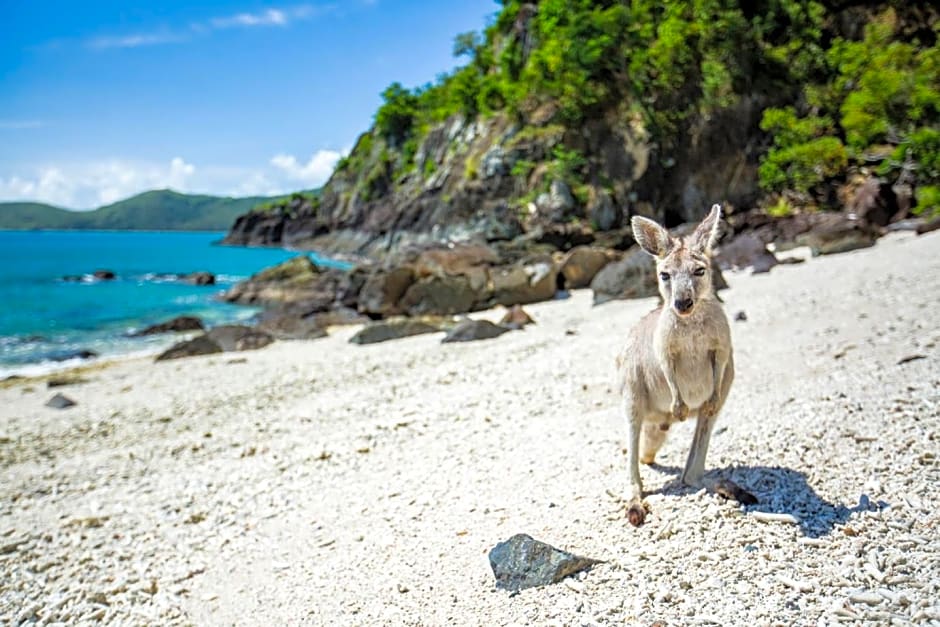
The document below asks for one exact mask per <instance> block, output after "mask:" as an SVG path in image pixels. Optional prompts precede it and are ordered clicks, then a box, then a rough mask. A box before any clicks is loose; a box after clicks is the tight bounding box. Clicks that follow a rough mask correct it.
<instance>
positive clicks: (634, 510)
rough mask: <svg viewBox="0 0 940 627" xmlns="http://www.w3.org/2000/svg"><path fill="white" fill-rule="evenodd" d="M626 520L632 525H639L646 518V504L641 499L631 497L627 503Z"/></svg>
mask: <svg viewBox="0 0 940 627" xmlns="http://www.w3.org/2000/svg"><path fill="white" fill-rule="evenodd" d="M627 520H629V521H630V524H631V525H633V526H634V527H639V526H640V525H642V524H643V521H645V520H646V506H645V505H644V504H643V502H642V501H640V500H638V499H633V500H632V501H630V502H628V503H627Z"/></svg>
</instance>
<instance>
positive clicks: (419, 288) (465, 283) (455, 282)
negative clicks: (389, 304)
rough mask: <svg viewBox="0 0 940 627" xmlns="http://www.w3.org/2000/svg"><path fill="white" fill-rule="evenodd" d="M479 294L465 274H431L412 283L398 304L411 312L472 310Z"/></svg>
mask: <svg viewBox="0 0 940 627" xmlns="http://www.w3.org/2000/svg"><path fill="white" fill-rule="evenodd" d="M479 297H480V294H479V293H478V292H477V291H476V290H474V289H473V287H472V286H471V285H470V280H469V279H468V278H467V277H465V276H459V275H458V276H451V275H444V276H431V277H426V278H424V279H420V280H419V281H417V282H415V283H412V284H411V285H410V286H409V287H408V289H407V290H406V291H405V294H404V295H403V296H402V297H401V300H400V301H399V305H400V307H401V309H402V311H405V312H407V313H408V314H409V315H412V316H419V315H427V314H435V315H447V314H457V313H464V312H467V311H471V310H473V309H474V305H476V304H477V302H478V301H479Z"/></svg>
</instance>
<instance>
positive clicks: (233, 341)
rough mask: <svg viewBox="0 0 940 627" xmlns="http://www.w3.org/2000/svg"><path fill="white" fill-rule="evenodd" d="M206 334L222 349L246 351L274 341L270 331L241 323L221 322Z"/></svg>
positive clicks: (262, 346)
mask: <svg viewBox="0 0 940 627" xmlns="http://www.w3.org/2000/svg"><path fill="white" fill-rule="evenodd" d="M206 336H207V337H208V338H209V340H211V341H212V342H215V343H216V344H218V345H219V347H220V348H221V349H222V350H223V351H246V350H255V349H258V348H264V347H265V346H267V345H268V344H270V343H271V342H273V341H274V338H273V337H272V336H271V334H270V333H267V332H266V331H262V330H260V329H255V328H253V327H248V326H245V325H241V324H223V325H222V326H218V327H215V328H214V329H212V330H210V331H209V332H208V333H207V334H206Z"/></svg>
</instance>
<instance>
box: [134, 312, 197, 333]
mask: <svg viewBox="0 0 940 627" xmlns="http://www.w3.org/2000/svg"><path fill="white" fill-rule="evenodd" d="M204 328H205V327H203V325H202V320H200V319H199V318H197V317H196V316H177V317H175V318H173V319H172V320H167V321H166V322H160V323H158V324H152V325H150V326H149V327H146V328H145V329H143V330H141V331H136V332H134V333H131V337H141V336H144V335H156V334H158V333H182V332H185V331H202V330H203V329H204Z"/></svg>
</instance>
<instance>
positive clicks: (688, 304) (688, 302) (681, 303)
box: [675, 298, 692, 313]
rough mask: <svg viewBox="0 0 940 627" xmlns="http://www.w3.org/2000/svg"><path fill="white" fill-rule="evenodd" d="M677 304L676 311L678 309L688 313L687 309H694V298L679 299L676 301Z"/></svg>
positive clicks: (680, 311)
mask: <svg viewBox="0 0 940 627" xmlns="http://www.w3.org/2000/svg"><path fill="white" fill-rule="evenodd" d="M675 306H676V311H678V312H679V313H686V312H687V311H689V310H690V309H692V299H691V298H686V299H684V300H677V301H676V302H675Z"/></svg>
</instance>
